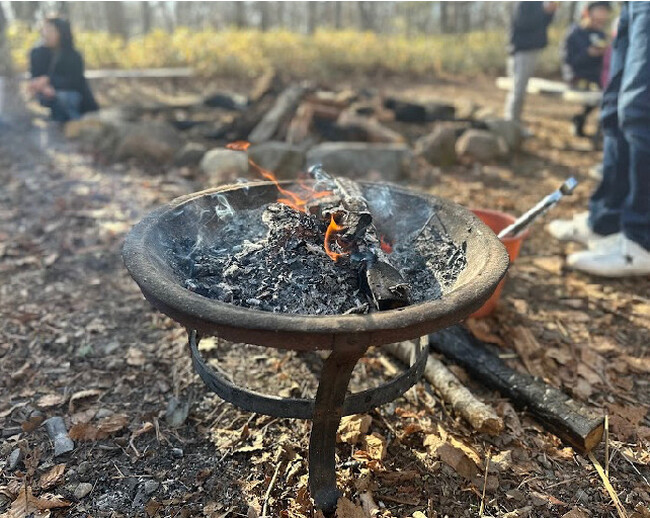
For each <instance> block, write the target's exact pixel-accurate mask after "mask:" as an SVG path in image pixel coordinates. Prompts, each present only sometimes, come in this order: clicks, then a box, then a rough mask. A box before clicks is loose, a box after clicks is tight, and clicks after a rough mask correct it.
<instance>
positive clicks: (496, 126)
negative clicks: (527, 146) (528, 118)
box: [483, 119, 523, 152]
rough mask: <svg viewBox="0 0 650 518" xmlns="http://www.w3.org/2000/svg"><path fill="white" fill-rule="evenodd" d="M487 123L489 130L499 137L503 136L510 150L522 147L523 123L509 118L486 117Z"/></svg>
mask: <svg viewBox="0 0 650 518" xmlns="http://www.w3.org/2000/svg"><path fill="white" fill-rule="evenodd" d="M483 122H485V125H486V126H487V128H488V130H490V131H491V132H492V133H494V134H495V135H496V136H497V137H501V138H502V139H503V141H504V142H505V143H506V144H507V145H508V151H510V152H513V151H517V150H518V149H519V148H520V147H521V142H522V140H523V135H522V130H521V124H519V123H518V122H517V121H511V120H507V119H485V120H484V121H483Z"/></svg>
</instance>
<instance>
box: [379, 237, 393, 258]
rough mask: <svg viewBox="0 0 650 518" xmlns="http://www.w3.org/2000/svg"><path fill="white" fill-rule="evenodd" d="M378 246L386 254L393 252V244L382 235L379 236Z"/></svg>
mask: <svg viewBox="0 0 650 518" xmlns="http://www.w3.org/2000/svg"><path fill="white" fill-rule="evenodd" d="M379 247H380V248H381V249H382V250H383V251H384V252H386V253H387V254H392V253H393V245H392V244H391V243H390V241H388V240H387V239H386V238H385V237H384V236H381V237H380V238H379Z"/></svg>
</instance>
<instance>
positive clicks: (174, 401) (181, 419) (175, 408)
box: [165, 396, 190, 428]
mask: <svg viewBox="0 0 650 518" xmlns="http://www.w3.org/2000/svg"><path fill="white" fill-rule="evenodd" d="M189 411H190V402H189V401H181V400H180V399H178V398H176V397H174V396H172V397H171V398H170V399H169V402H168V403H167V410H166V412H165V421H167V424H168V425H169V426H171V427H172V428H178V427H179V426H182V425H183V424H184V423H185V421H186V420H187V416H188V414H189Z"/></svg>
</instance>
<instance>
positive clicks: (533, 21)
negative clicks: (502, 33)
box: [505, 2, 557, 122]
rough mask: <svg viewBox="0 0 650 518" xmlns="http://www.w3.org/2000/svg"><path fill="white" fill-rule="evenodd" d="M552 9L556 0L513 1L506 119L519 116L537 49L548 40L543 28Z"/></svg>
mask: <svg viewBox="0 0 650 518" xmlns="http://www.w3.org/2000/svg"><path fill="white" fill-rule="evenodd" d="M556 9H557V2H517V5H516V6H515V9H514V13H513V17H512V22H511V25H510V44H509V46H508V47H509V48H508V50H509V51H510V57H509V58H508V75H509V76H510V77H511V78H512V88H511V89H510V93H509V94H508V98H507V100H506V108H505V118H506V119H508V120H512V121H517V122H519V121H520V120H521V112H522V111H523V107H524V97H525V96H526V88H527V86H528V80H529V79H530V78H531V76H532V75H533V72H534V71H535V64H536V62H537V56H538V54H539V52H540V51H541V50H542V49H543V48H544V47H546V45H547V44H548V36H547V29H548V26H549V24H550V23H551V21H552V20H553V16H554V14H555V11H556Z"/></svg>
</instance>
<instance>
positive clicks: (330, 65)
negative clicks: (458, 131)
mask: <svg viewBox="0 0 650 518" xmlns="http://www.w3.org/2000/svg"><path fill="white" fill-rule="evenodd" d="M0 4H1V5H2V9H3V11H4V17H5V20H6V22H7V23H6V31H7V37H8V38H7V40H8V42H9V46H10V48H11V55H12V59H13V63H14V67H15V68H16V69H18V70H24V69H25V68H26V66H27V54H28V51H29V49H30V48H31V47H32V46H33V45H34V44H35V43H36V42H37V41H38V38H39V35H38V27H39V21H40V20H42V19H43V17H45V16H48V15H52V14H56V13H58V14H59V15H61V16H63V17H66V18H68V19H69V20H70V21H71V23H72V26H73V29H74V31H75V37H76V42H77V46H78V47H79V49H80V50H81V51H82V52H83V54H84V57H85V60H86V66H87V68H89V69H93V68H134V67H142V68H144V67H147V68H148V67H174V66H191V67H192V68H194V69H195V72H196V73H197V74H200V75H204V76H210V77H215V76H221V77H256V76H259V75H261V74H263V73H264V72H265V71H266V70H268V69H269V68H275V69H277V70H282V71H283V72H284V73H285V74H288V75H292V76H295V77H311V78H314V79H324V78H331V77H336V76H343V75H346V76H347V75H350V74H366V75H368V74H371V75H379V76H386V75H405V76H407V77H408V78H417V77H426V76H429V77H430V76H431V75H442V74H461V75H462V74H467V75H470V74H486V75H496V74H502V73H503V72H504V69H505V59H506V55H507V50H506V43H507V37H508V26H509V18H510V12H511V10H512V9H513V7H514V3H513V2H376V3H375V2H219V3H217V2H173V1H171V2H162V1H161V2H156V1H144V2H47V1H44V2H8V1H3V2H0ZM581 6H582V2H562V3H561V4H560V9H559V11H558V13H557V15H556V19H555V22H554V24H553V25H552V28H551V31H550V39H551V41H550V44H549V46H548V48H547V49H546V50H545V52H544V54H543V56H542V59H541V62H540V66H539V70H538V73H539V74H540V75H544V76H549V77H554V76H557V75H559V42H560V40H561V38H562V35H563V34H564V32H565V31H566V28H567V27H568V26H569V24H570V23H571V21H572V20H575V19H577V18H578V17H579V14H580V9H581Z"/></svg>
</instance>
